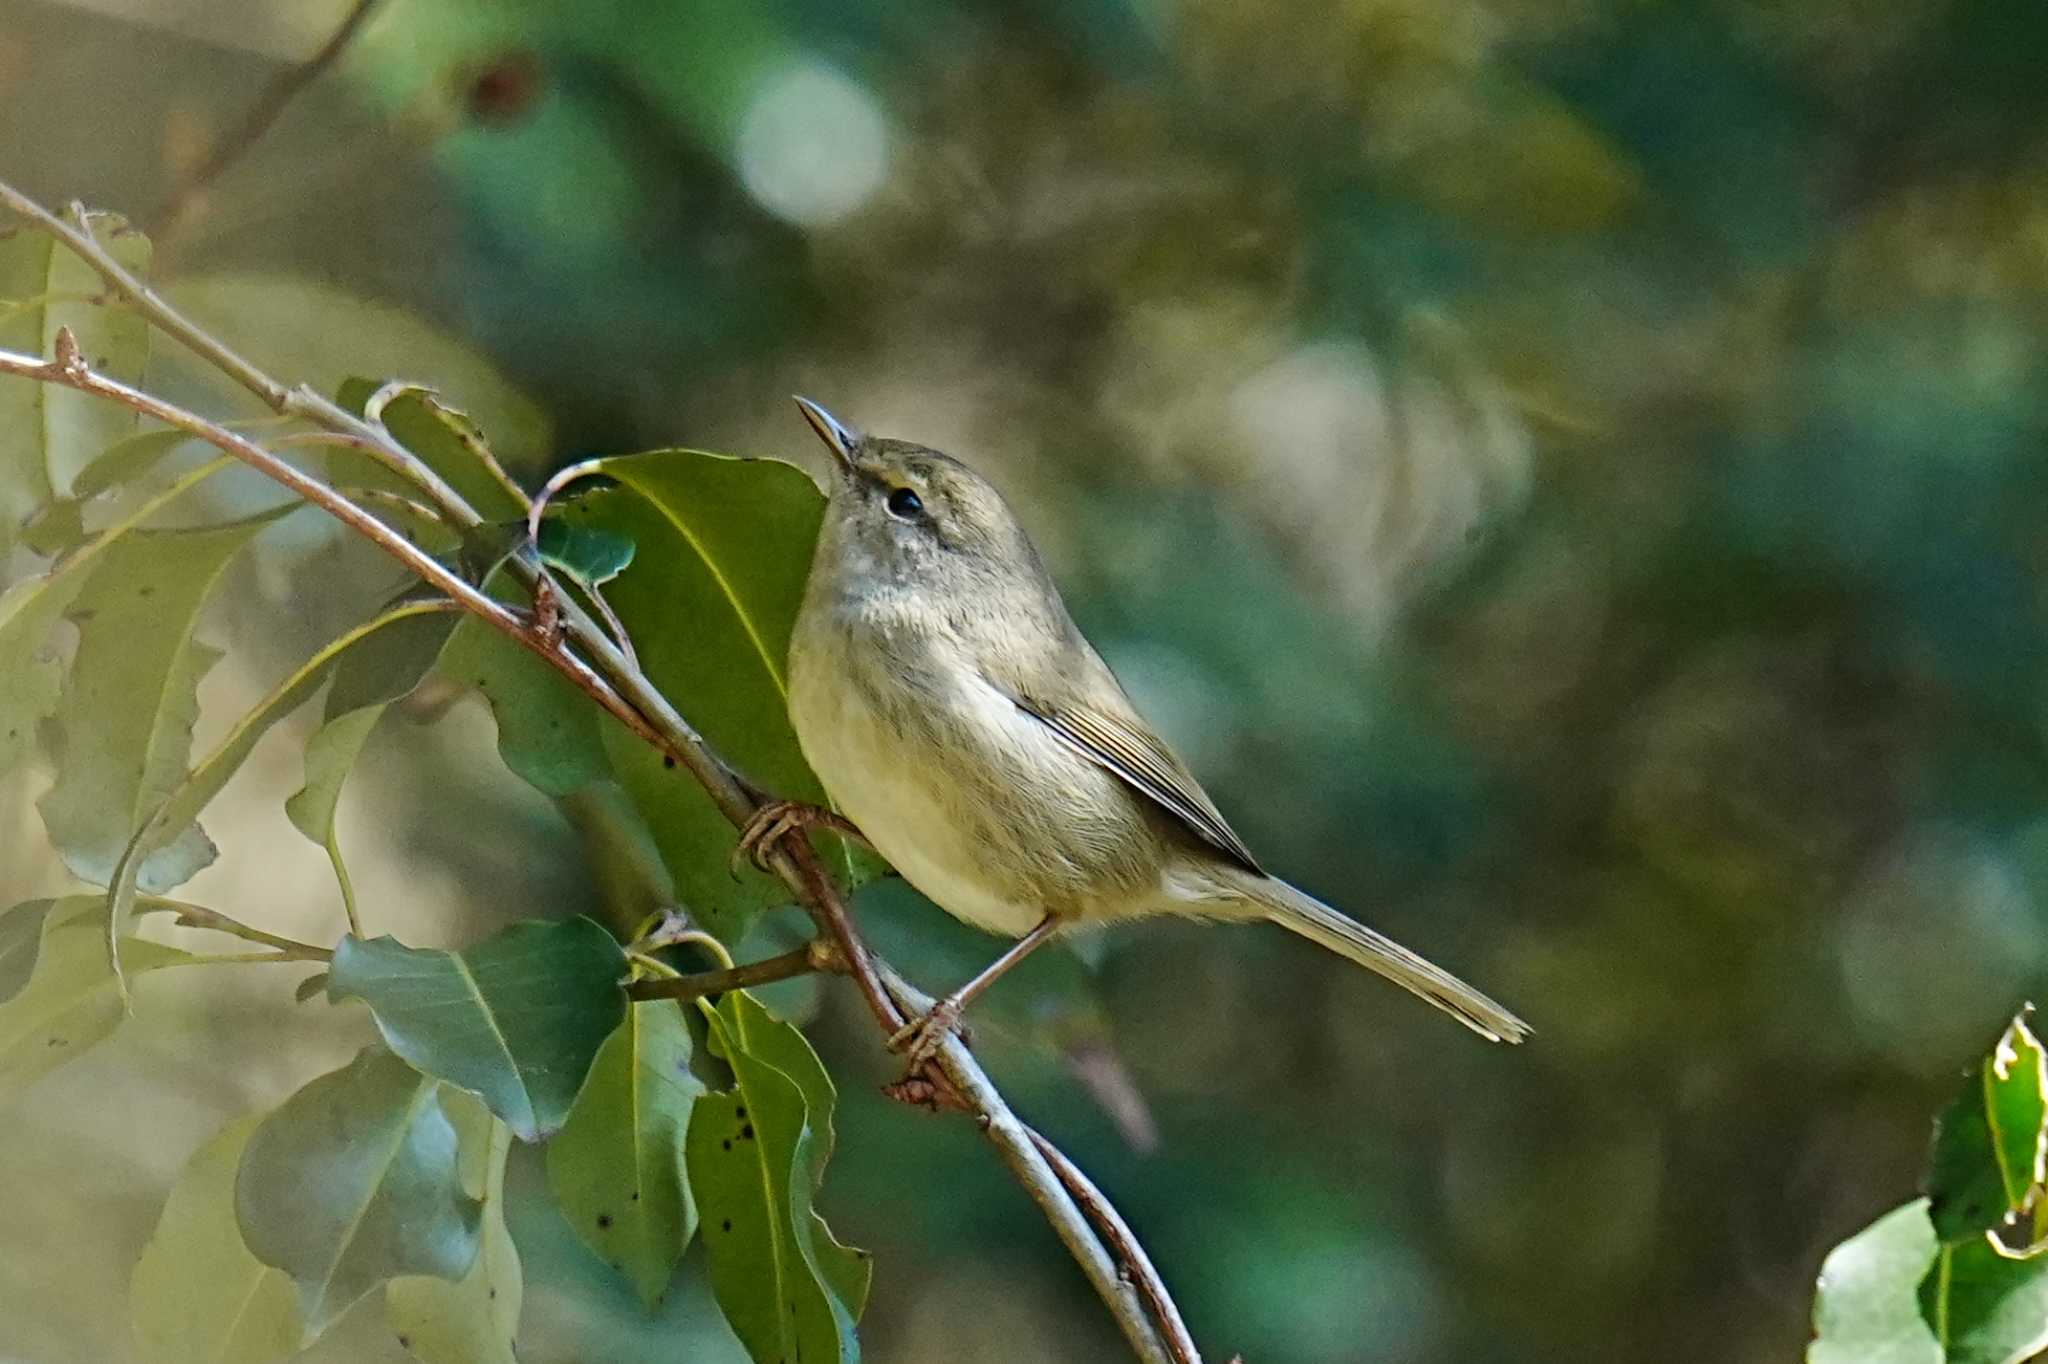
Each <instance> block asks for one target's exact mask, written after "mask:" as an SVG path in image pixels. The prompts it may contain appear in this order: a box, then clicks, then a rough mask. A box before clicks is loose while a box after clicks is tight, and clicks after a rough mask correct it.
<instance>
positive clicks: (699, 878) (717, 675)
mask: <svg viewBox="0 0 2048 1364" xmlns="http://www.w3.org/2000/svg"><path fill="white" fill-rule="evenodd" d="M591 467H592V470H593V472H594V473H597V474H601V475H603V476H604V477H607V478H609V479H611V480H613V481H614V484H615V486H610V487H606V488H602V489H600V490H598V491H596V492H592V493H589V494H587V495H584V496H581V497H574V498H571V499H570V500H569V501H568V502H567V503H566V504H565V505H564V506H563V507H562V508H561V511H560V513H559V517H560V519H561V520H562V521H563V522H564V524H565V525H568V526H581V527H591V528H595V529H601V530H605V531H609V532H612V533H614V534H616V535H619V536H622V537H623V538H624V539H625V540H627V541H630V542H631V543H633V544H634V545H636V546H638V548H639V552H638V553H637V554H636V555H635V556H634V558H633V561H632V563H631V564H630V565H629V566H628V567H626V568H625V570H624V571H623V572H621V573H620V574H619V575H618V576H617V577H616V578H614V579H613V580H612V581H611V582H610V583H609V584H607V585H606V587H605V598H606V600H607V601H609V602H610V603H611V605H612V608H613V609H614V610H615V611H616V612H617V613H618V615H619V618H620V619H621V620H622V621H623V622H624V623H625V626H626V630H627V633H628V634H629V635H631V637H632V640H633V644H634V647H635V649H636V650H637V651H638V653H639V657H640V663H641V666H642V667H643V668H644V669H645V670H646V672H647V675H648V677H649V678H650V679H652V680H653V682H654V683H655V685H656V686H658V687H659V688H660V689H661V691H662V693H663V694H664V695H666V696H667V697H669V698H670V699H671V700H672V701H674V703H675V704H676V707H677V709H679V710H680V711H681V712H682V713H683V715H684V717H685V718H686V719H688V720H689V721H690V723H691V724H692V725H694V726H695V727H696V728H697V729H698V731H699V732H700V733H702V734H703V735H704V737H705V738H706V739H707V740H708V741H709V742H710V744H711V746H712V747H713V748H715V749H717V750H718V752H719V753H721V754H723V755H724V756H725V758H726V759H727V760H728V761H730V762H731V763H732V764H733V765H734V766H735V767H736V768H738V770H740V771H741V772H744V773H746V774H747V775H748V776H749V777H750V778H751V779H753V780H754V781H757V782H760V783H761V784H762V785H763V786H765V787H766V788H767V789H768V790H770V791H772V792H773V793H774V794H776V795H777V796H781V797H785V798H788V799H792V800H803V801H811V802H814V803H820V804H822V803H823V802H824V801H825V793H824V790H823V788H821V787H820V786H819V785H818V780H817V778H816V777H815V776H813V775H812V773H811V770H810V768H809V767H808V766H807V765H806V764H805V762H804V757H803V752H802V750H801V749H799V748H798V746H797V741H796V734H795V732H794V731H793V730H791V728H790V725H789V716H788V708H787V706H788V702H787V686H786V677H787V669H786V667H785V660H786V658H787V655H788V652H789V635H790V630H791V628H792V627H793V626H794V624H795V622H796V615H797V610H798V608H799V606H801V604H802V602H803V591H804V580H805V578H806V576H807V575H808V574H809V571H810V562H811V550H812V546H813V544H814V542H815V541H816V539H817V534H818V525H819V522H820V520H821V518H822V516H823V511H824V498H823V497H821V496H820V495H819V493H818V489H817V486H816V485H815V484H813V483H812V482H811V479H810V476H809V475H808V474H806V473H804V472H803V471H802V470H801V469H798V468H796V467H794V466H793V465H788V464H779V463H775V462H773V461H769V460H741V459H726V458H722V457H720V456H717V455H708V454H702V453H699V452H697V451H692V450H660V451H655V452H652V453H649V454H641V455H624V456H621V457H619V458H616V459H607V460H602V461H598V462H596V463H594V464H593V465H592V466H591ZM603 732H604V737H605V743H606V746H607V747H608V748H609V749H610V751H611V758H612V767H613V770H614V771H615V772H616V773H617V774H618V778H619V781H620V782H621V783H622V784H623V785H624V786H625V788H626V790H627V792H628V793H629V794H630V795H631V796H632V798H633V801H634V803H635V804H636V805H638V806H639V808H640V810H641V812H642V814H643V815H644V816H645V818H646V820H647V823H648V826H649V828H650V829H652V830H653V833H654V837H655V841H656V843H657V845H658V846H659V847H660V849H661V854H662V859H663V861H665V862H666V863H667V864H668V868H669V873H670V875H671V876H673V877H674V879H675V887H676V893H677V895H678V896H679V897H680V898H681V900H682V901H683V903H685V904H687V905H689V906H690V909H691V912H692V913H693V914H695V915H697V916H698V917H699V918H701V919H702V920H703V921H704V923H705V924H706V925H707V926H708V927H710V928H711V929H712V930H713V931H714V932H716V933H717V934H719V935H720V936H721V937H724V938H726V939H727V940H732V939H735V938H737V937H738V936H739V935H740V934H742V933H744V932H745V930H746V927H747V925H748V924H749V923H751V922H752V919H753V917H754V915H755V914H756V913H757V912H758V911H760V910H761V909H763V908H765V907H768V906H770V905H775V904H781V903H785V902H787V900H788V899H789V895H788V892H787V890H786V889H785V888H784V887H783V885H782V884H781V882H779V881H777V880H776V879H774V878H773V877H769V876H764V875H762V874H760V873H759V872H756V871H754V870H753V869H751V868H747V869H745V870H743V871H742V872H741V873H740V876H739V879H738V880H734V879H733V877H732V876H731V875H730V874H729V873H728V871H727V869H726V868H727V856H728V854H729V853H730V852H731V851H732V845H733V837H734V835H733V830H732V826H731V825H730V823H728V821H727V820H726V819H725V817H724V816H723V815H721V814H720V813H719V811H718V809H717V807H716V806H714V805H713V804H712V803H711V799H710V797H709V796H707V795H706V794H705V793H704V791H703V790H702V788H701V787H699V786H698V785H697V784H696V783H695V782H693V781H691V780H689V779H688V778H687V776H686V775H684V774H680V773H677V772H675V771H673V770H670V769H669V768H668V767H666V766H665V764H664V763H663V760H662V755H661V754H659V753H657V752H655V751H654V750H653V749H652V748H650V747H649V746H648V745H646V744H644V743H642V742H641V741H640V740H639V739H637V738H635V737H633V736H632V735H630V734H628V733H627V732H626V731H625V730H624V729H623V728H620V727H618V726H612V725H606V726H605V727H604V731H603ZM833 854H834V855H833V857H832V858H830V859H828V860H829V861H830V862H831V864H832V865H833V868H834V870H835V871H837V872H839V873H840V874H841V875H843V876H845V877H846V878H847V879H849V880H850V881H858V880H860V879H862V878H863V877H865V876H867V875H870V874H872V872H873V871H874V870H875V869H876V867H877V864H875V863H874V862H873V861H872V860H871V859H868V858H866V857H856V856H854V855H853V854H851V853H850V852H849V851H848V850H847V849H846V848H845V847H844V846H843V845H836V844H835V846H834V848H833Z"/></svg>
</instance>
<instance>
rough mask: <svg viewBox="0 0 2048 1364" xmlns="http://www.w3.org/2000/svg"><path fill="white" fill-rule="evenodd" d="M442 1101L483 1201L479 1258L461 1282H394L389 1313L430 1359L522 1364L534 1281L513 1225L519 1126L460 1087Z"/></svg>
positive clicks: (465, 1176)
mask: <svg viewBox="0 0 2048 1364" xmlns="http://www.w3.org/2000/svg"><path fill="white" fill-rule="evenodd" d="M441 1102H442V1104H443V1105H444V1106H445V1108H446V1109H447V1112H448V1120H449V1122H450V1123H452V1124H453V1125H454V1127H455V1132H456V1135H457V1138H458V1139H459V1142H460V1147H461V1165H462V1184H463V1188H464V1189H465V1190H466V1191H467V1192H468V1193H469V1195H470V1197H472V1198H476V1199H479V1200H481V1201H482V1203H483V1229H482V1233H481V1240H480V1242H479V1244H478V1246H477V1252H476V1262H475V1263H474V1264H472V1265H471V1266H470V1267H469V1273H467V1274H465V1275H463V1276H462V1277H461V1278H460V1279H457V1280H455V1281H453V1282H450V1281H449V1280H447V1279H439V1278H435V1277H433V1276H431V1275H407V1276H405V1277H403V1278H398V1279H393V1280H392V1281H391V1283H390V1284H389V1285H388V1286H387V1287H386V1288H385V1290H384V1317H385V1320H387V1321H389V1322H390V1323H391V1329H392V1331H393V1332H394V1333H395V1334H396V1335H397V1336H398V1343H399V1344H400V1345H402V1346H404V1347H405V1348H406V1349H407V1350H409V1351H410V1352H411V1353H412V1356H413V1358H415V1359H418V1360H421V1361H423V1364H518V1355H517V1353H516V1351H515V1347H514V1344H513V1339H514V1337H515V1336H517V1335H518V1333H519V1309H520V1305H521V1303H522V1302H523V1301H524V1299H525V1294H526V1288H525V1284H526V1281H525V1278H524V1276H523V1274H522V1271H521V1269H520V1264H519V1248H518V1247H517V1246H515V1245H513V1244H512V1233H511V1230H510V1229H509V1228H508V1227H507V1226H506V1225H505V1158H506V1156H508V1155H509V1154H510V1153H511V1150H512V1129H511V1128H509V1127H507V1126H505V1124H504V1123H501V1122H499V1121H498V1120H497V1119H496V1118H494V1117H492V1116H491V1113H490V1110H489V1109H487V1108H485V1107H484V1106H483V1104H482V1103H481V1102H480V1101H478V1100H477V1099H476V1098H475V1096H473V1095H469V1094H465V1093H463V1092H462V1091H460V1090H456V1089H450V1088H448V1087H446V1086H443V1087H442V1090H441Z"/></svg>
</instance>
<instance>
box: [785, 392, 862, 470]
mask: <svg viewBox="0 0 2048 1364" xmlns="http://www.w3.org/2000/svg"><path fill="white" fill-rule="evenodd" d="M790 396H791V397H793V398H795V399H796V405H797V408H798V409H799V410H800V411H802V413H803V414H804V420H805V421H807V422H809V423H810V424H811V430H813V431H815V432H817V433H818V439H819V440H821V441H824V442H825V448H826V449H828V450H830V451H831V452H832V455H833V458H835V459H837V460H838V461H839V467H840V469H841V471H842V472H847V473H851V472H852V471H853V452H854V448H855V447H856V446H858V445H859V444H860V432H858V431H856V430H854V429H853V428H852V427H850V426H848V425H847V424H846V423H845V422H842V421H840V420H839V418H837V417H835V416H833V415H832V414H831V413H830V412H827V411H826V410H825V409H824V408H822V407H820V406H818V405H817V404H816V403H814V402H812V401H811V400H810V399H809V398H805V397H801V396H799V395H797V394H791V395H790Z"/></svg>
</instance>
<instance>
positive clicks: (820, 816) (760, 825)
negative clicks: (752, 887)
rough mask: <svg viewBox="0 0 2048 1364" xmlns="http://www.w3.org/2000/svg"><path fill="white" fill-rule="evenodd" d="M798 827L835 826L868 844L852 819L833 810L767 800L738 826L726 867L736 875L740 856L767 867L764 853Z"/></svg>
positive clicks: (761, 867) (838, 829) (796, 802)
mask: <svg viewBox="0 0 2048 1364" xmlns="http://www.w3.org/2000/svg"><path fill="white" fill-rule="evenodd" d="M799 829H835V830H837V831H838V832H840V833H842V834H845V835H846V836H847V837H849V838H857V839H859V840H860V841H861V842H862V843H867V845H868V846H869V847H871V848H872V847H873V846H874V844H872V843H868V839H867V835H866V834H864V833H862V832H861V831H860V830H859V829H858V828H856V827H854V823H853V821H852V820H850V819H848V818H847V817H846V816H845V815H842V814H840V813H839V812H838V811H836V810H828V809H826V808H825V807H824V806H822V805H806V804H805V803H804V802H802V801H800V800H771V801H768V802H766V803H765V804H763V805H762V806H761V808H760V809H758V810H756V811H754V813H753V816H752V817H751V818H750V819H748V820H747V822H746V825H745V826H744V827H743V828H741V830H740V841H739V844H738V845H737V846H736V847H734V848H733V850H732V858H731V861H730V864H729V866H730V870H731V871H732V873H733V874H734V875H735V876H737V875H738V874H739V869H740V861H741V859H745V860H746V861H748V862H751V863H753V864H754V866H755V867H756V868H757V869H759V870H761V871H766V870H768V854H769V852H770V851H772V850H773V849H774V847H775V845H776V844H777V843H780V842H781V841H782V840H783V839H785V838H787V837H789V835H791V834H793V833H795V832H797V831H798V830H799Z"/></svg>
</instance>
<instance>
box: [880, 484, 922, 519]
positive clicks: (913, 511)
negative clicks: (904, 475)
mask: <svg viewBox="0 0 2048 1364" xmlns="http://www.w3.org/2000/svg"><path fill="white" fill-rule="evenodd" d="M888 505H889V515H891V516H895V517H900V518H901V519H903V520H905V521H915V520H916V519H917V518H918V517H919V516H920V515H921V514H922V513H923V512H924V499H923V498H921V497H919V496H918V495H917V494H916V493H914V492H912V491H911V490H910V489H908V488H898V489H896V490H895V491H894V492H892V493H890V494H889V504H888Z"/></svg>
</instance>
